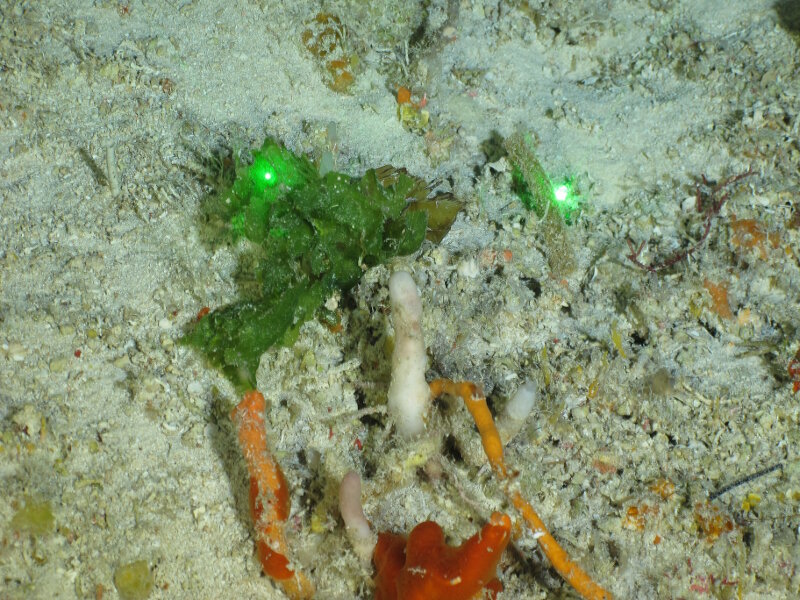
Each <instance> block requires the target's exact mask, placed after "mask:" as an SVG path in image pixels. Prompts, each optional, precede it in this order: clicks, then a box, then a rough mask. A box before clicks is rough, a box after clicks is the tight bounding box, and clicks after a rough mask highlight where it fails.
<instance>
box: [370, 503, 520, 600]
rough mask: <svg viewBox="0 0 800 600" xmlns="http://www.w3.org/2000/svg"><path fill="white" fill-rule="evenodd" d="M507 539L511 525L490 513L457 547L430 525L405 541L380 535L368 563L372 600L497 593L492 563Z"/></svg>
mask: <svg viewBox="0 0 800 600" xmlns="http://www.w3.org/2000/svg"><path fill="white" fill-rule="evenodd" d="M510 539H511V519H509V517H508V515H504V514H502V513H494V514H493V515H492V518H491V520H490V521H489V523H487V524H486V525H484V527H483V529H481V531H480V532H479V533H477V534H475V535H474V536H472V537H471V538H469V539H468V540H466V541H465V542H464V543H463V544H461V545H460V546H458V547H455V548H454V547H452V546H449V545H448V544H447V543H446V542H445V539H444V533H443V532H442V528H441V527H439V525H438V524H436V523H435V522H433V521H425V522H424V523H420V524H419V525H417V526H416V527H415V528H414V529H413V530H412V531H411V534H410V535H409V536H408V541H407V542H406V540H405V538H404V537H403V536H400V535H396V534H393V533H382V534H380V535H379V536H378V544H377V546H376V547H375V553H374V557H373V560H374V562H375V567H376V569H377V577H376V590H375V600H471V599H472V598H476V597H482V596H480V595H481V594H482V590H484V589H487V590H489V593H490V594H491V597H492V598H494V597H495V596H496V594H497V592H498V591H499V590H500V589H502V586H500V585H499V582H498V581H497V579H496V576H497V563H498V562H499V561H500V558H501V557H502V556H503V552H504V551H505V549H506V546H507V545H508V542H509V540H510Z"/></svg>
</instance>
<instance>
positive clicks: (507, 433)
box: [497, 381, 539, 444]
mask: <svg viewBox="0 0 800 600" xmlns="http://www.w3.org/2000/svg"><path fill="white" fill-rule="evenodd" d="M538 397H539V386H537V385H536V382H535V381H526V382H525V383H524V384H523V385H521V386H520V387H519V388H518V389H517V391H516V392H514V395H513V396H511V398H509V400H508V402H506V405H505V408H503V412H502V413H500V415H498V417H497V430H498V431H499V432H500V439H501V440H502V442H503V444H506V443H508V442H509V441H510V440H511V439H513V438H514V436H516V435H517V434H518V433H519V432H520V430H521V429H522V426H523V425H525V421H526V420H527V418H528V415H530V414H531V411H532V410H533V406H534V404H536V400H537V399H538Z"/></svg>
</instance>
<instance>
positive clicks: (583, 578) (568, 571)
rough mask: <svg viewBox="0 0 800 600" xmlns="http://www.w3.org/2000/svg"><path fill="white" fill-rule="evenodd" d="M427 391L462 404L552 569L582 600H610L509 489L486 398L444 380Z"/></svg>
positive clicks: (477, 390) (475, 389)
mask: <svg viewBox="0 0 800 600" xmlns="http://www.w3.org/2000/svg"><path fill="white" fill-rule="evenodd" d="M430 388H431V395H432V396H433V397H434V398H436V397H438V396H440V395H442V394H450V395H455V396H460V397H461V399H462V400H464V404H466V406H467V409H468V410H469V412H470V414H471V415H472V418H473V419H474V421H475V425H476V426H477V427H478V432H479V433H480V435H481V441H482V442H483V449H484V451H485V452H486V456H487V458H488V459H489V462H490V463H491V465H492V467H493V468H494V471H495V473H496V474H497V476H498V477H499V478H500V479H501V480H504V481H506V486H505V493H506V496H507V497H508V498H509V500H510V501H511V503H512V504H513V505H514V507H515V508H516V509H517V510H518V511H519V512H520V514H521V515H522V518H523V519H524V520H525V522H526V523H527V525H528V528H529V529H530V530H531V531H532V532H533V535H534V537H535V538H536V541H537V542H538V543H539V547H540V548H541V549H542V552H543V553H544V555H545V556H546V557H547V559H548V560H549V561H550V563H551V564H552V565H553V568H554V569H555V570H556V571H558V573H559V575H561V577H563V578H564V580H565V581H566V582H567V583H569V584H570V585H571V586H572V587H573V588H574V589H575V591H576V592H578V593H579V594H580V595H581V596H582V597H583V598H584V599H585V600H611V598H612V596H611V594H610V593H609V592H607V591H606V590H605V589H603V588H602V587H600V586H599V585H598V584H596V583H595V582H594V581H593V580H592V578H591V577H589V575H588V574H587V573H586V572H585V571H584V570H583V569H581V568H580V567H579V566H578V565H577V564H576V563H575V562H573V561H572V559H570V557H569V555H567V553H566V552H565V551H564V549H563V548H562V547H561V546H560V545H559V544H558V542H557V541H556V540H555V538H554V537H553V536H552V534H551V533H550V532H549V531H548V530H547V527H545V524H544V522H543V521H542V520H541V518H540V517H539V515H538V513H537V512H536V510H535V509H534V508H533V506H531V505H530V503H529V502H528V501H527V500H525V498H523V496H522V494H520V493H519V491H517V490H512V489H511V486H510V483H509V482H508V474H507V471H506V467H505V462H504V459H503V446H502V443H501V442H500V437H499V435H498V434H497V428H496V427H495V425H494V419H493V417H492V414H491V412H490V411H489V407H488V406H487V404H486V398H484V397H483V392H482V391H481V390H480V388H479V387H478V386H476V385H475V384H473V383H470V382H454V381H450V380H447V379H436V380H434V381H432V382H431V383H430ZM404 600H405V599H404Z"/></svg>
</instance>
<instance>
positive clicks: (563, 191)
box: [553, 185, 569, 202]
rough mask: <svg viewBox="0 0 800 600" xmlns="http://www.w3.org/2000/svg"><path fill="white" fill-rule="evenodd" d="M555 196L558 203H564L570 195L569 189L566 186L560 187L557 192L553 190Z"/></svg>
mask: <svg viewBox="0 0 800 600" xmlns="http://www.w3.org/2000/svg"><path fill="white" fill-rule="evenodd" d="M553 194H554V195H555V198H556V200H557V201H558V202H564V200H566V199H567V196H568V195H569V188H568V187H567V186H565V185H560V186H558V187H557V188H556V189H555V190H553Z"/></svg>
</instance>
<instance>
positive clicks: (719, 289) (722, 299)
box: [703, 279, 733, 319]
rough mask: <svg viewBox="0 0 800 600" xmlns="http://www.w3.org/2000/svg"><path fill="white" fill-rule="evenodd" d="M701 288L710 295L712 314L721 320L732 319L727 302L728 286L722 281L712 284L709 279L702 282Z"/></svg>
mask: <svg viewBox="0 0 800 600" xmlns="http://www.w3.org/2000/svg"><path fill="white" fill-rule="evenodd" d="M703 287H704V288H706V290H708V293H709V294H710V295H711V306H712V308H713V309H714V312H715V313H717V314H718V315H719V316H720V317H722V318H723V319H732V318H733V312H732V311H731V305H730V303H729V302H728V284H727V283H725V282H724V281H721V282H720V283H714V282H713V281H711V280H709V279H705V280H703Z"/></svg>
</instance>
